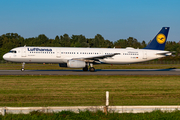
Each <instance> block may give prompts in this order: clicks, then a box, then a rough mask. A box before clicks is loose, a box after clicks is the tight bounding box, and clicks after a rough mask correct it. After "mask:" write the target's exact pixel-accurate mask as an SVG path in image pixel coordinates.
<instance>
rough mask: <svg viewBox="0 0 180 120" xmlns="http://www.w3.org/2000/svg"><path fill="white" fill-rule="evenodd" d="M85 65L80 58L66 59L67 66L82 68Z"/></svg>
mask: <svg viewBox="0 0 180 120" xmlns="http://www.w3.org/2000/svg"><path fill="white" fill-rule="evenodd" d="M85 66H86V63H85V62H84V61H80V60H68V62H67V67H70V68H84V67H85Z"/></svg>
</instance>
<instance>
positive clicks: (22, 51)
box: [21, 47, 26, 57]
mask: <svg viewBox="0 0 180 120" xmlns="http://www.w3.org/2000/svg"><path fill="white" fill-rule="evenodd" d="M21 57H26V47H23V48H21Z"/></svg>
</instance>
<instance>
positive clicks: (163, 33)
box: [144, 27, 170, 50]
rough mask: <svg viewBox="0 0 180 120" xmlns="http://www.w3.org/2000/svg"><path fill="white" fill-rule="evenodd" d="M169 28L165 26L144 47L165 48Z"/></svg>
mask: <svg viewBox="0 0 180 120" xmlns="http://www.w3.org/2000/svg"><path fill="white" fill-rule="evenodd" d="M169 29H170V27H163V28H162V29H161V30H160V31H159V33H158V34H157V35H156V36H155V37H154V39H153V40H152V41H151V42H150V43H149V44H148V45H147V46H146V47H145V48H144V49H153V50H164V48H165V45H166V40H167V37H168V32H169Z"/></svg>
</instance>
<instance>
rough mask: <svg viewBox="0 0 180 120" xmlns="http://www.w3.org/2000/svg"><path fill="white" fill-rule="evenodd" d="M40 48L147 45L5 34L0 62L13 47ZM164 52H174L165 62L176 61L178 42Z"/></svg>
mask: <svg viewBox="0 0 180 120" xmlns="http://www.w3.org/2000/svg"><path fill="white" fill-rule="evenodd" d="M24 45H26V46H42V47H46V46H48V47H90V48H114V47H115V48H126V47H133V48H139V49H141V48H144V47H145V46H146V45H147V43H146V42H145V41H142V42H138V40H137V39H135V38H133V37H129V38H127V39H119V40H117V41H115V42H112V41H110V40H105V39H104V37H103V36H102V35H100V34H97V35H96V36H95V37H94V38H86V37H85V36H84V35H72V36H71V37H70V36H69V35H68V34H64V35H61V36H58V35H57V36H56V37H55V38H54V39H49V38H48V37H47V36H46V35H44V34H40V35H39V36H38V37H31V38H23V37H21V36H20V35H18V34H17V33H6V34H3V35H1V36H0V60H2V59H3V58H2V56H3V54H5V53H6V52H8V51H9V50H11V49H12V48H15V47H21V46H24ZM165 50H168V51H176V52H175V57H167V58H164V59H166V60H170V59H173V60H178V59H179V58H180V57H179V55H178V53H180V42H178V43H176V42H173V41H167V43H166V46H165Z"/></svg>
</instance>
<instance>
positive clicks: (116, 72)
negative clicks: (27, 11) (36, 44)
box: [0, 69, 180, 75]
mask: <svg viewBox="0 0 180 120" xmlns="http://www.w3.org/2000/svg"><path fill="white" fill-rule="evenodd" d="M0 75H180V69H102V70H101V69H97V70H96V71H95V72H89V71H86V72H84V71H82V70H73V69H72V70H25V71H23V72H21V71H20V70H0Z"/></svg>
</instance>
